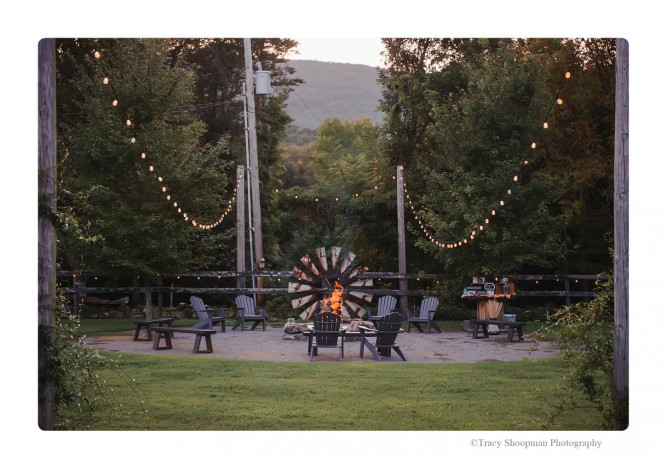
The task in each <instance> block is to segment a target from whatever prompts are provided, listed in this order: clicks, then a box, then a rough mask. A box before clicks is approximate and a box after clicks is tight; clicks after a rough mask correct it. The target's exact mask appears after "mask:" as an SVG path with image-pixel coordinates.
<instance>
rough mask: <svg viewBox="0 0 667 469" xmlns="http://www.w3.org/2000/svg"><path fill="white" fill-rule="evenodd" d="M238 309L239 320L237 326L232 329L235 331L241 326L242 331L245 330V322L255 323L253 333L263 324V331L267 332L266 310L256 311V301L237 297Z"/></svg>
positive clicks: (247, 297) (245, 297)
mask: <svg viewBox="0 0 667 469" xmlns="http://www.w3.org/2000/svg"><path fill="white" fill-rule="evenodd" d="M236 309H237V310H238V313H239V318H238V319H237V320H236V324H234V326H233V327H232V330H235V329H236V328H237V327H239V326H241V330H242V331H244V330H245V322H246V321H253V324H252V327H251V328H250V330H251V331H254V330H255V327H257V326H258V325H259V323H260V322H261V323H262V330H263V331H265V330H266V308H259V311H258V312H257V311H255V300H253V299H252V298H251V297H249V296H245V295H239V296H237V297H236Z"/></svg>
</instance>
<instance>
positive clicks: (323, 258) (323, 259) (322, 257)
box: [315, 248, 329, 273]
mask: <svg viewBox="0 0 667 469" xmlns="http://www.w3.org/2000/svg"><path fill="white" fill-rule="evenodd" d="M315 252H316V253H317V258H318V259H319V261H320V265H321V266H322V269H323V270H324V272H325V273H326V272H328V271H329V265H328V263H327V250H326V249H325V248H317V249H315Z"/></svg>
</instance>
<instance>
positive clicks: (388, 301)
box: [368, 295, 396, 328]
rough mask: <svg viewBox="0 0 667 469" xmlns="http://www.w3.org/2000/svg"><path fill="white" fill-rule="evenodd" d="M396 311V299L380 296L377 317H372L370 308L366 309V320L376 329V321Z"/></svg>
mask: <svg viewBox="0 0 667 469" xmlns="http://www.w3.org/2000/svg"><path fill="white" fill-rule="evenodd" d="M395 309H396V298H394V297H393V296H390V295H385V296H381V297H380V299H379V300H378V307H377V315H373V310H372V308H368V320H369V321H372V322H373V324H375V327H376V328H377V327H378V321H379V320H380V319H382V318H383V317H384V316H386V315H388V314H391V313H392V312H393V311H394V310H395Z"/></svg>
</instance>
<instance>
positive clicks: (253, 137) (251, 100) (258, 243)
mask: <svg viewBox="0 0 667 469" xmlns="http://www.w3.org/2000/svg"><path fill="white" fill-rule="evenodd" d="M243 50H244V53H245V79H246V100H247V105H248V151H249V157H250V165H249V166H250V181H248V182H249V183H250V187H251V190H250V197H251V198H252V200H249V201H248V203H252V228H253V235H254V236H253V237H254V240H255V252H254V256H255V258H254V259H252V265H253V270H254V269H255V267H256V266H257V265H259V260H260V259H263V258H264V248H263V243H262V210H261V207H260V199H259V165H258V156H257V128H256V120H255V117H256V114H255V84H254V80H253V66H252V48H251V41H250V39H249V38H245V39H243Z"/></svg>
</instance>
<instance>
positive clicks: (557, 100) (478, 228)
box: [401, 66, 572, 249]
mask: <svg viewBox="0 0 667 469" xmlns="http://www.w3.org/2000/svg"><path fill="white" fill-rule="evenodd" d="M571 77H572V73H571V72H570V70H569V66H568V70H567V71H566V72H565V74H564V75H563V76H562V77H561V80H560V84H559V86H558V89H557V91H556V93H555V95H554V98H553V100H552V102H551V106H550V107H549V110H548V112H547V114H546V116H545V117H544V119H543V120H542V128H543V129H548V128H549V118H550V116H551V114H552V112H553V109H554V106H561V105H563V99H562V98H561V97H560V93H561V91H562V90H563V88H564V85H565V82H566V81H567V80H568V79H570V78H571ZM537 147H538V145H537V142H536V141H533V142H532V143H531V144H530V148H531V150H535V149H536V148H537ZM529 163H530V159H529V157H526V158H524V159H523V161H522V163H521V165H522V166H526V165H528V164H529ZM519 172H520V171H519V168H517V171H516V172H515V173H514V174H513V175H512V183H514V184H516V183H518V182H519V179H520V178H519ZM402 179H403V180H402V181H401V182H402V184H403V192H404V193H405V197H406V199H407V202H408V206H409V207H410V211H411V212H412V215H413V216H414V219H415V221H416V223H417V224H418V225H419V228H420V229H421V230H422V232H423V233H424V236H425V237H426V239H428V240H429V242H431V243H433V244H435V245H436V246H437V247H440V248H444V249H455V248H458V247H462V246H465V245H467V244H468V243H469V242H471V241H472V240H474V239H475V237H476V236H478V234H479V233H481V232H482V231H484V228H485V227H486V226H487V225H489V223H491V220H492V219H493V217H494V216H495V215H496V214H497V213H498V210H499V209H500V208H502V207H504V206H505V192H504V193H503V195H502V196H501V197H499V199H498V202H497V205H494V207H493V208H492V209H491V211H490V212H489V213H488V214H487V216H486V217H485V218H484V220H483V221H479V222H477V223H475V224H474V225H473V227H472V228H471V230H470V231H469V232H468V233H467V234H466V235H465V236H463V237H462V238H459V239H455V240H442V239H440V238H438V237H437V236H436V235H435V234H433V232H432V231H431V230H429V229H428V228H427V226H426V223H424V221H423V220H422V218H421V217H420V216H419V213H418V212H417V209H416V207H415V203H414V202H413V200H412V197H411V196H410V193H409V192H408V187H407V183H406V182H405V180H404V178H402ZM511 194H512V188H511V186H510V187H508V189H507V191H506V195H508V196H509V195H511Z"/></svg>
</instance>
